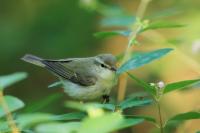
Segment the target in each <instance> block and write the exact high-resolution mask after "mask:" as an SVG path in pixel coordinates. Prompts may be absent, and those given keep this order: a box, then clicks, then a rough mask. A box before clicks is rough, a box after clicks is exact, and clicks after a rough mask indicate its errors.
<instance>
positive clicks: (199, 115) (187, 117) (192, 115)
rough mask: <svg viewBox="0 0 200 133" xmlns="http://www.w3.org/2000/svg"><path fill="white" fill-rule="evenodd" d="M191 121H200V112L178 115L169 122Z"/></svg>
mask: <svg viewBox="0 0 200 133" xmlns="http://www.w3.org/2000/svg"><path fill="white" fill-rule="evenodd" d="M191 119H200V112H187V113H182V114H178V115H176V116H174V117H172V118H171V119H169V120H168V122H171V121H184V120H191Z"/></svg>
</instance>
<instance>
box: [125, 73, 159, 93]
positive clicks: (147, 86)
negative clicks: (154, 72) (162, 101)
mask: <svg viewBox="0 0 200 133" xmlns="http://www.w3.org/2000/svg"><path fill="white" fill-rule="evenodd" d="M128 76H129V77H130V78H131V79H133V80H135V81H136V82H137V83H138V85H140V86H141V87H143V88H144V90H145V91H146V92H147V93H149V94H150V95H152V96H155V95H156V90H155V88H154V87H152V86H151V85H150V84H148V83H146V82H145V81H143V80H141V79H139V78H137V77H135V76H134V75H132V74H130V73H128Z"/></svg>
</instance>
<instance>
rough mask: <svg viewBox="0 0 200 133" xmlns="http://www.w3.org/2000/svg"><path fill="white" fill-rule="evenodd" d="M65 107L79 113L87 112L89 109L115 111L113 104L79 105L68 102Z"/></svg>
mask: <svg viewBox="0 0 200 133" xmlns="http://www.w3.org/2000/svg"><path fill="white" fill-rule="evenodd" d="M65 106H66V107H68V108H72V109H77V110H81V111H88V110H89V109H91V108H100V109H107V110H112V111H113V110H115V105H113V104H100V103H85V104H83V103H79V102H73V101H68V102H66V104H65Z"/></svg>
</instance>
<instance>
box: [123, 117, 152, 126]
mask: <svg viewBox="0 0 200 133" xmlns="http://www.w3.org/2000/svg"><path fill="white" fill-rule="evenodd" d="M125 117H127V118H141V119H144V120H146V121H148V122H151V123H154V124H156V119H155V118H153V117H150V116H146V115H125Z"/></svg>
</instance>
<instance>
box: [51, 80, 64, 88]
mask: <svg viewBox="0 0 200 133" xmlns="http://www.w3.org/2000/svg"><path fill="white" fill-rule="evenodd" d="M55 87H62V82H61V81H57V82H54V83H52V84H50V85H49V86H48V88H55Z"/></svg>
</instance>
